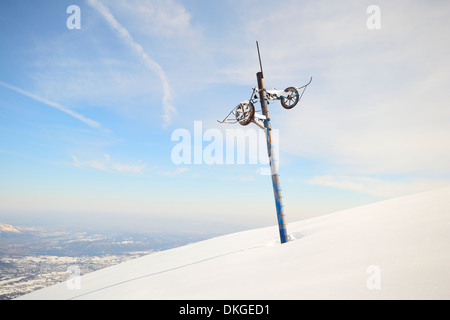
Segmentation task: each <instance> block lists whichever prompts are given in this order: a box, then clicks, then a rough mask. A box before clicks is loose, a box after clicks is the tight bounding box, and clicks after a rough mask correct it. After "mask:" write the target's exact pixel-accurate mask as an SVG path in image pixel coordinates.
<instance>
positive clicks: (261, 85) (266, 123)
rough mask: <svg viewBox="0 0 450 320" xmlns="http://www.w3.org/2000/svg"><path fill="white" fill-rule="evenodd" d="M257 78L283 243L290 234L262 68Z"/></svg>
mask: <svg viewBox="0 0 450 320" xmlns="http://www.w3.org/2000/svg"><path fill="white" fill-rule="evenodd" d="M258 49H259V48H258ZM261 69H262V67H261ZM256 78H257V80H258V89H259V100H260V102H261V111H262V113H263V115H264V116H265V117H266V119H265V120H264V129H265V131H266V139H267V152H268V154H269V163H270V172H271V175H272V185H273V194H274V196H275V206H276V209H277V218H278V228H279V230H280V240H281V243H285V242H287V241H288V234H287V231H286V222H285V219H284V208H283V203H282V201H281V189H280V181H279V178H278V171H277V167H276V164H275V156H274V153H273V152H272V126H271V125H270V117H269V108H268V107H267V100H266V88H265V86H264V77H263V73H262V70H261V72H258V73H257V74H256Z"/></svg>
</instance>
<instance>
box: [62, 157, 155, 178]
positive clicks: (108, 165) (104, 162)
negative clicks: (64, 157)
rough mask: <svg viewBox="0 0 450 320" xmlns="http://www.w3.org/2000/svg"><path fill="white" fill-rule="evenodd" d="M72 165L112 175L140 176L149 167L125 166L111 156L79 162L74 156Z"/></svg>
mask: <svg viewBox="0 0 450 320" xmlns="http://www.w3.org/2000/svg"><path fill="white" fill-rule="evenodd" d="M72 160H73V161H72V163H71V165H72V166H74V167H77V168H80V169H96V170H100V171H105V172H110V173H135V174H139V173H142V171H143V170H144V169H145V168H146V167H147V165H146V164H141V163H138V164H125V163H118V162H114V161H112V160H111V157H110V155H108V154H105V155H103V158H101V159H96V160H79V159H78V157H76V156H72Z"/></svg>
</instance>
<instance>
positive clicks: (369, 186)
mask: <svg viewBox="0 0 450 320" xmlns="http://www.w3.org/2000/svg"><path fill="white" fill-rule="evenodd" d="M307 183H309V184H311V185H321V186H326V187H331V188H336V189H340V190H349V191H355V192H358V193H361V194H366V195H370V196H374V197H379V198H391V197H398V196H402V195H407V194H412V193H417V192H422V191H427V190H432V189H438V188H444V187H448V186H450V182H448V181H444V180H439V181H438V180H414V181H392V180H384V179H379V178H373V177H366V176H334V175H324V176H317V177H314V178H312V179H309V180H308V181H307Z"/></svg>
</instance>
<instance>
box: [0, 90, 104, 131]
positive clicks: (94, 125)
mask: <svg viewBox="0 0 450 320" xmlns="http://www.w3.org/2000/svg"><path fill="white" fill-rule="evenodd" d="M0 85H1V86H3V87H5V88H8V89H10V90H13V91H15V92H18V93H20V94H22V95H24V96H27V97H29V98H31V99H33V100H36V101H38V102H41V103H43V104H45V105H47V106H50V107H53V108H55V109H58V110H60V111H62V112H64V113H66V114H68V115H70V116H72V117H74V118H76V119H78V120H80V121H82V122H83V123H85V124H87V125H88V126H90V127H92V128H94V129H102V125H101V124H100V123H98V122H97V121H94V120H92V119H89V118H87V117H85V116H83V115H82V114H79V113H77V112H75V111H73V110H70V109H69V108H67V107H65V106H62V105H60V104H59V103H57V102H54V101H50V100H47V99H44V98H42V97H40V96H38V95H36V94H33V93H30V92H28V91H25V90H23V89H20V88H18V87H15V86H12V85H10V84H7V83H4V82H1V81H0Z"/></svg>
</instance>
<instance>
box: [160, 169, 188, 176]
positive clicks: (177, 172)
mask: <svg viewBox="0 0 450 320" xmlns="http://www.w3.org/2000/svg"><path fill="white" fill-rule="evenodd" d="M186 171H188V168H186V167H182V168H177V169H175V170H173V171H159V172H158V174H159V175H161V176H164V177H170V178H174V177H176V176H179V175H180V174H182V173H184V172H186Z"/></svg>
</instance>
